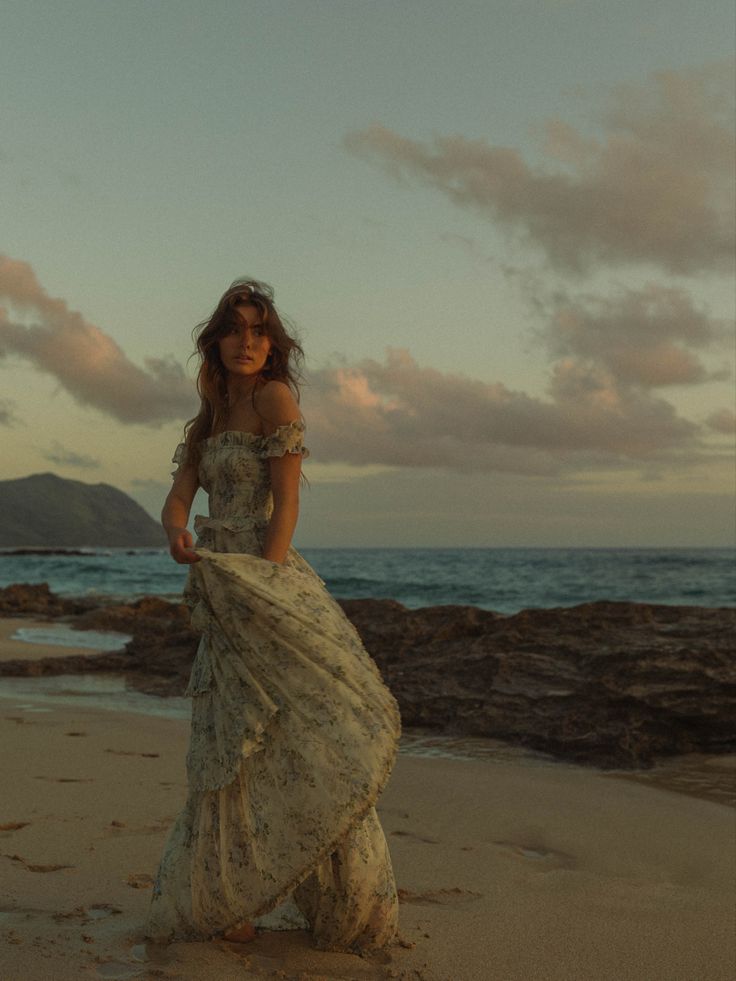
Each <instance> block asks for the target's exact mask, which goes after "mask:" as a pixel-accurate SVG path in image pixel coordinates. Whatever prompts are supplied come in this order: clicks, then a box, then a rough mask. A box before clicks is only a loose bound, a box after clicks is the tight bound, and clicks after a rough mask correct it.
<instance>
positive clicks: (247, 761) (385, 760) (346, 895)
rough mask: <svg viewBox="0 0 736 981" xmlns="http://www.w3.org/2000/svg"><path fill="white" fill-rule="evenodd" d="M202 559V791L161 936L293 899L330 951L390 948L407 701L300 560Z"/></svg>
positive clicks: (180, 850)
mask: <svg viewBox="0 0 736 981" xmlns="http://www.w3.org/2000/svg"><path fill="white" fill-rule="evenodd" d="M197 552H198V554H199V555H200V557H201V561H200V562H197V563H195V564H193V565H192V566H191V567H190V578H189V581H188V586H187V593H186V596H187V601H188V602H189V604H190V607H191V609H192V626H193V627H194V628H195V629H196V630H199V631H201V633H202V638H201V641H200V644H199V648H198V651H197V655H196V658H195V661H194V664H193V666H192V672H191V677H190V680H189V685H188V687H187V691H186V694H188V695H190V696H191V697H192V725H191V736H190V745H189V750H188V754H187V776H188V795H187V800H186V803H185V806H184V808H183V810H182V811H181V813H180V814H179V816H178V817H177V819H176V821H175V823H174V825H173V827H172V828H171V831H170V833H169V837H168V839H167V842H166V845H165V848H164V853H163V857H162V859H161V863H160V866H159V870H158V875H157V877H156V883H155V886H154V893H153V897H152V901H151V907H150V911H149V915H148V920H147V923H146V935H147V936H148V937H149V938H151V939H153V940H158V941H170V940H174V939H206V938H210V937H212V936H214V935H215V934H217V933H218V932H220V931H223V930H226V929H228V928H230V927H233V926H235V925H237V924H239V923H241V922H243V921H244V920H250V921H251V922H253V921H256V925H262V924H259V923H258V920H259V918H260V917H263V916H264V915H265V914H267V913H269V911H273V910H275V909H276V908H277V907H279V904H282V903H283V902H284V901H287V902H290V903H292V905H293V904H295V906H296V908H297V909H298V911H300V913H301V915H302V918H303V920H304V922H306V924H307V925H308V927H309V928H310V929H311V932H312V935H313V938H314V943H315V945H316V946H318V947H321V948H323V949H333V950H353V951H362V950H367V949H372V948H381V947H386V946H388V945H390V943H391V942H392V941H393V940H394V938H395V936H396V932H397V926H398V899H397V892H396V884H395V880H394V874H393V869H392V866H391V858H390V855H389V851H388V847H387V844H386V840H385V837H384V834H383V830H382V828H381V825H380V822H379V819H378V815H377V813H376V810H375V804H376V801H377V799H378V797H379V795H380V793H381V791H382V789H383V788H384V786H385V784H386V783H387V781H388V778H389V776H390V773H391V770H392V767H393V765H394V762H395V758H396V753H397V749H398V741H399V736H400V732H401V720H400V714H399V708H398V705H397V703H396V700H395V698H394V696H393V695H392V694H391V692H390V691H389V689H388V688H387V687H386V685H385V684H384V682H383V680H382V678H381V675H380V672H379V670H378V667H377V665H376V664H375V662H374V661H373V659H372V658H371V657H370V655H369V654H368V653H367V652H366V650H365V648H364V647H363V645H362V643H361V641H360V637H359V636H358V634H357V632H356V630H355V628H354V627H353V626H352V624H351V623H350V621H349V620H348V619H347V617H346V616H345V614H344V613H343V611H342V609H341V608H340V606H339V605H338V604H337V603H336V602H335V600H334V599H333V598H332V597H331V596H330V594H329V592H328V591H327V589H326V588H325V585H324V582H323V581H322V580H321V579H320V578H319V576H317V574H316V573H315V572H314V570H313V569H312V568H311V567H310V566H309V565H308V564H307V563H306V562H305V561H304V560H303V559H301V557H300V556H298V553H295V554H296V555H297V556H298V560H297V561H296V562H295V561H294V560H293V559H292V561H291V563H290V565H289V566H285V565H280V564H279V563H274V562H269V561H268V560H264V559H261V558H258V557H256V556H254V555H250V554H243V553H230V552H217V551H210V550H208V549H205V548H198V549H197ZM282 908H283V907H282Z"/></svg>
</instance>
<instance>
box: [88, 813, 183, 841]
mask: <svg viewBox="0 0 736 981" xmlns="http://www.w3.org/2000/svg"><path fill="white" fill-rule="evenodd" d="M172 820H173V819H170V818H166V819H162V820H160V821H154V823H153V824H141V825H139V826H137V827H129V826H128V824H127V823H126V822H125V821H111V822H110V823H109V824H108V826H107V827H106V828H105V830H104V831H103V833H102V834H101V835H99V837H101V838H110V837H111V836H113V835H114V836H116V837H117V836H122V835H157V834H160V833H161V832H162V831H166V830H168V828H169V826H170V825H171V821H172Z"/></svg>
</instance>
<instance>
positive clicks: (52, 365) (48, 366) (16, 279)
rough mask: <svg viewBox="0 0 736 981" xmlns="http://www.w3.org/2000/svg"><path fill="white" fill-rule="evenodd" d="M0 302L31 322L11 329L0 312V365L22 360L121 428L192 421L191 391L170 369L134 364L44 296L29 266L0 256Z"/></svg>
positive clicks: (159, 361) (165, 362)
mask: <svg viewBox="0 0 736 981" xmlns="http://www.w3.org/2000/svg"><path fill="white" fill-rule="evenodd" d="M0 301H1V302H5V303H7V304H8V305H10V306H11V307H13V308H14V309H15V310H16V311H18V312H23V313H26V314H28V313H30V314H31V315H32V316H33V317H35V318H36V320H37V322H35V323H32V324H30V325H26V324H23V323H16V322H14V321H12V320H11V319H10V318H9V315H8V313H7V311H6V310H4V309H2V308H0V357H7V356H8V355H15V356H17V357H22V358H25V359H26V360H28V361H30V362H31V363H32V364H34V365H35V366H36V367H37V368H38V369H39V370H41V371H44V372H45V373H47V374H49V375H52V376H53V377H55V378H56V379H58V381H59V382H60V383H61V384H62V385H63V387H64V388H65V389H66V390H67V391H68V392H69V393H70V394H71V395H72V396H73V397H74V398H75V399H76V401H77V402H79V403H80V404H82V405H89V406H93V407H94V408H96V409H99V410H100V411H102V412H104V413H106V414H107V415H109V416H112V417H113V418H115V419H117V420H118V421H120V422H123V423H146V424H149V425H158V424H160V423H162V422H165V421H166V420H170V419H176V420H180V419H181V418H183V417H188V416H191V415H192V414H193V412H194V410H195V408H196V396H195V394H194V390H193V385H192V382H191V381H190V380H189V379H188V378H187V377H186V375H185V374H184V371H183V369H182V367H181V366H180V365H179V364H178V363H177V362H176V361H174V360H173V359H172V358H148V359H146V360H145V362H144V365H145V367H144V368H140V367H138V366H137V365H135V364H133V362H132V361H130V360H129V359H128V358H127V356H126V355H125V353H124V352H123V351H122V349H121V348H120V347H119V345H118V344H117V343H116V342H115V341H114V340H113V339H112V338H111V337H110V336H109V335H108V334H106V333H105V332H104V331H102V330H101V329H100V328H99V327H96V326H95V325H94V324H90V323H88V322H87V321H86V320H84V318H83V317H82V315H81V314H79V313H77V312H75V311H72V310H69V308H68V307H67V305H66V303H65V302H64V300H61V299H58V298H54V297H50V296H48V295H47V294H46V292H45V291H44V290H43V288H42V287H41V285H40V284H39V282H38V280H37V279H36V276H35V273H34V272H33V269H32V268H31V266H30V265H29V264H28V263H26V262H22V261H19V260H15V259H11V258H9V257H7V256H2V255H0Z"/></svg>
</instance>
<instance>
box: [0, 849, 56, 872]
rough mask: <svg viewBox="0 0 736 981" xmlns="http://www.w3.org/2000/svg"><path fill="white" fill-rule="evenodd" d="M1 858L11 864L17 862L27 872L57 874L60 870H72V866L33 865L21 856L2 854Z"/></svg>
mask: <svg viewBox="0 0 736 981" xmlns="http://www.w3.org/2000/svg"><path fill="white" fill-rule="evenodd" d="M1 857H2V858H9V859H10V861H11V862H19V863H20V864H21V865H22V866H23V867H24V868H26V869H28V871H29V872H59V871H60V870H61V869H73V868H74V866H73V865H35V864H34V863H32V862H28V861H27V860H26V859H25V858H23V856H22V855H6V854H4V853H3V854H2V856H1Z"/></svg>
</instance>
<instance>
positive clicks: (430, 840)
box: [391, 831, 439, 845]
mask: <svg viewBox="0 0 736 981" xmlns="http://www.w3.org/2000/svg"><path fill="white" fill-rule="evenodd" d="M391 834H392V835H399V836H400V837H401V838H414V839H415V840H416V841H423V842H426V844H428V845H438V844H439V838H425V837H424V836H423V835H418V834H417V833H416V832H415V831H392V832H391Z"/></svg>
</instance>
